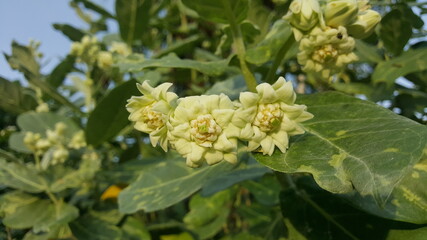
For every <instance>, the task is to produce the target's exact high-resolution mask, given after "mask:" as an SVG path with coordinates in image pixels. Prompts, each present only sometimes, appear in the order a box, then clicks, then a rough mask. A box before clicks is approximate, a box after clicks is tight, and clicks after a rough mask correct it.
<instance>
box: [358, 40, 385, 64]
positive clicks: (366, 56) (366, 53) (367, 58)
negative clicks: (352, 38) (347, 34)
mask: <svg viewBox="0 0 427 240" xmlns="http://www.w3.org/2000/svg"><path fill="white" fill-rule="evenodd" d="M356 55H357V56H358V57H359V61H361V62H372V63H379V62H381V61H382V60H383V58H382V57H381V55H380V53H379V52H378V48H376V47H375V46H372V45H369V44H368V43H365V42H364V41H362V40H356Z"/></svg>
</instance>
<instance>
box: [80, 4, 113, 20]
mask: <svg viewBox="0 0 427 240" xmlns="http://www.w3.org/2000/svg"><path fill="white" fill-rule="evenodd" d="M74 2H77V3H79V2H81V3H83V5H84V6H85V8H87V9H90V10H92V11H94V12H97V13H99V14H101V15H102V16H103V17H106V18H112V19H114V18H115V17H114V16H113V15H111V13H109V12H108V11H107V10H105V9H104V8H103V7H101V6H99V5H98V4H95V3H93V2H91V1H88V0H74Z"/></svg>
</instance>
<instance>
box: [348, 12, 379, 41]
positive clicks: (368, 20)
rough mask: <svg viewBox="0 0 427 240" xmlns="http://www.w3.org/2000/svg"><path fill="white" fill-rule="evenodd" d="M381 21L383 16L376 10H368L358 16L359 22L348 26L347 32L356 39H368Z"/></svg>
mask: <svg viewBox="0 0 427 240" xmlns="http://www.w3.org/2000/svg"><path fill="white" fill-rule="evenodd" d="M380 21H381V15H380V14H379V13H378V12H376V11H374V10H366V11H364V12H362V13H361V14H359V15H358V16H357V20H356V21H355V22H354V23H352V24H351V25H349V26H347V31H348V33H349V34H350V35H352V36H353V37H355V38H366V37H368V36H369V35H371V33H372V32H373V31H374V29H375V26H376V25H377V24H378V23H379V22H380Z"/></svg>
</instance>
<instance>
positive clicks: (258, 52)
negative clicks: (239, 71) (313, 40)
mask: <svg viewBox="0 0 427 240" xmlns="http://www.w3.org/2000/svg"><path fill="white" fill-rule="evenodd" d="M291 37H293V35H292V29H291V27H290V25H289V23H288V22H287V21H285V20H278V21H276V22H275V23H274V25H273V26H272V28H271V30H270V32H268V34H267V35H266V36H265V38H264V40H262V41H261V42H260V43H258V44H257V46H255V47H254V48H250V49H248V50H247V51H246V61H248V62H250V63H253V64H256V65H261V64H263V63H266V62H267V61H269V60H271V59H272V58H274V57H275V56H276V54H277V52H278V51H279V49H280V48H281V47H282V45H283V44H285V42H286V40H287V39H288V38H291ZM296 51H298V46H297V45H296V44H295V43H294V46H293V47H291V50H290V51H288V52H287V53H286V55H285V59H287V58H289V57H291V56H293V55H295V54H296Z"/></svg>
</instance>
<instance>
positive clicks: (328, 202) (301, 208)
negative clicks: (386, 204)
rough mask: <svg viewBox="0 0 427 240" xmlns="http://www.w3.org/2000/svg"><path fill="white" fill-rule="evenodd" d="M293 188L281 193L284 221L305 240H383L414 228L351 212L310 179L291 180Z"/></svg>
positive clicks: (350, 209) (334, 196) (297, 177)
mask: <svg viewBox="0 0 427 240" xmlns="http://www.w3.org/2000/svg"><path fill="white" fill-rule="evenodd" d="M290 179H292V180H290V182H291V183H294V184H293V185H294V186H295V187H291V188H288V189H286V190H285V191H283V192H281V193H280V205H281V210H282V213H283V217H284V218H285V221H286V220H287V221H288V222H290V223H292V225H293V227H294V228H295V230H297V231H298V232H299V233H300V234H303V235H304V236H305V237H306V238H307V239H354V240H356V239H360V240H361V239H384V238H385V236H386V235H387V232H388V231H389V229H390V228H399V227H416V226H414V225H412V224H407V223H401V222H396V221H391V220H388V219H384V218H380V217H376V216H374V215H371V214H368V213H365V212H363V211H361V210H360V209H357V208H354V207H353V205H351V204H350V203H349V202H348V201H346V200H344V199H342V198H341V197H340V196H339V195H336V194H331V193H329V192H327V191H325V190H323V189H321V188H320V187H319V186H317V184H315V182H314V181H313V179H312V178H311V177H310V176H301V175H300V176H294V177H293V178H292V177H291V178H290Z"/></svg>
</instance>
